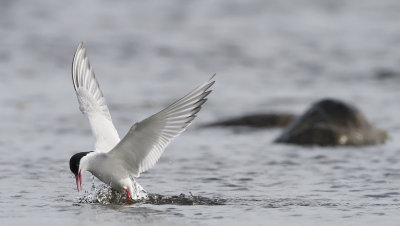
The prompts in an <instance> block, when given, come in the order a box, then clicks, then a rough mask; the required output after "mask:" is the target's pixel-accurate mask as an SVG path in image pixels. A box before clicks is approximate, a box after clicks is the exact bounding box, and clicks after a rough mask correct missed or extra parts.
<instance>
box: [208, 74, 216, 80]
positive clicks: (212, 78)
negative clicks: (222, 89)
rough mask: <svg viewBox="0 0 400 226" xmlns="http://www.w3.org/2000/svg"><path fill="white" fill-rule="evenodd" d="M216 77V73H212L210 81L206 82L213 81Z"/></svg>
mask: <svg viewBox="0 0 400 226" xmlns="http://www.w3.org/2000/svg"><path fill="white" fill-rule="evenodd" d="M216 75H217V73H214V74H213V75H212V76H211V77H210V79H209V80H208V81H212V80H214V78H215V76H216Z"/></svg>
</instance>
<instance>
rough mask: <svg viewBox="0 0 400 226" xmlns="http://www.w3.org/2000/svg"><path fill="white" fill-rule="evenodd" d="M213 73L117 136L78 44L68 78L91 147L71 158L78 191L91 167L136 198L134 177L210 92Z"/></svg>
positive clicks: (153, 161) (181, 128)
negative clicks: (87, 126) (91, 139)
mask: <svg viewBox="0 0 400 226" xmlns="http://www.w3.org/2000/svg"><path fill="white" fill-rule="evenodd" d="M214 76H215V75H213V76H212V77H211V78H210V79H209V80H208V81H207V82H205V83H203V84H202V85H200V86H198V87H197V88H196V89H194V90H193V91H191V92H190V93H188V94H187V95H185V96H184V97H182V98H181V99H179V100H177V101H176V102H174V103H173V104H171V105H169V106H168V107H166V108H165V109H164V110H162V111H160V112H158V113H156V114H154V115H152V116H150V117H148V118H146V119H144V120H142V121H140V122H137V123H135V124H134V125H133V126H132V127H131V128H130V130H129V132H128V133H127V134H126V135H125V137H124V138H122V140H121V139H120V137H119V135H118V132H117V130H116V129H115V127H114V125H113V123H112V120H111V115H110V112H109V110H108V107H107V104H106V102H105V99H104V96H103V93H102V92H101V90H100V87H99V84H98V82H97V81H96V78H95V75H94V72H93V69H92V67H91V66H90V64H89V60H88V58H87V57H86V50H85V48H84V47H83V43H80V44H79V46H78V48H77V50H76V53H75V56H74V58H73V62H72V82H73V85H74V88H75V91H76V95H77V97H78V101H79V105H80V106H79V108H80V110H81V111H82V113H84V114H86V116H87V117H88V119H89V122H90V125H91V127H92V132H93V134H94V137H95V146H94V150H93V151H88V152H80V153H77V154H75V155H73V156H72V157H71V159H70V162H69V165H70V169H71V171H72V173H74V175H75V179H76V186H77V189H78V192H79V186H80V188H81V190H82V172H83V171H89V172H90V173H92V174H93V175H94V176H95V177H97V178H98V179H99V180H101V181H102V182H104V183H106V184H108V185H110V186H111V187H112V188H113V189H115V190H118V191H121V192H126V196H127V199H131V198H132V197H134V192H135V191H134V190H135V189H134V186H135V185H134V181H133V178H135V177H139V176H140V173H142V172H144V171H146V170H148V169H150V168H152V167H153V166H154V165H155V164H156V162H157V161H158V159H159V158H160V156H161V154H162V153H163V151H164V149H165V148H166V147H167V145H168V144H169V143H170V142H171V141H172V140H173V139H174V138H175V137H177V136H178V135H179V134H181V133H182V132H183V131H184V130H185V129H186V128H187V127H188V126H189V124H190V123H191V122H192V121H193V119H194V118H195V117H196V114H197V113H198V112H199V111H200V109H201V106H202V105H203V104H204V103H205V102H206V100H207V98H206V97H207V96H208V95H209V94H210V93H211V90H209V88H210V87H211V86H212V85H213V84H214V82H215V81H214Z"/></svg>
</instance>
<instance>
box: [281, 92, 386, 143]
mask: <svg viewBox="0 0 400 226" xmlns="http://www.w3.org/2000/svg"><path fill="white" fill-rule="evenodd" d="M386 139H387V133H386V132H384V131H381V130H379V129H377V128H375V127H374V126H373V125H371V124H370V123H369V122H368V121H367V119H366V118H365V116H364V115H363V114H362V113H361V112H360V111H358V110H357V109H356V108H355V107H353V106H351V105H349V104H346V103H344V102H342V101H339V100H334V99H325V100H321V101H318V102H316V103H314V104H313V105H312V106H311V108H310V109H309V110H308V111H306V112H305V113H304V114H303V115H302V116H300V117H299V118H298V119H297V120H295V121H293V122H292V123H291V124H290V125H289V126H288V127H287V128H286V129H285V131H284V132H283V133H282V134H281V135H280V136H279V137H278V138H277V139H276V140H275V142H277V143H292V144H299V145H320V146H335V145H348V146H362V145H373V144H381V143H384V142H385V140H386Z"/></svg>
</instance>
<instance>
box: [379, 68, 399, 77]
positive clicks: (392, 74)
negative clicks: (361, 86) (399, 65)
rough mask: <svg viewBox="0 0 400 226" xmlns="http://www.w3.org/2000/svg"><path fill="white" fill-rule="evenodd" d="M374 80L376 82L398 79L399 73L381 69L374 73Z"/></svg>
mask: <svg viewBox="0 0 400 226" xmlns="http://www.w3.org/2000/svg"><path fill="white" fill-rule="evenodd" d="M375 78H376V79H378V80H386V79H394V78H400V72H399V71H395V70H391V69H384V68H382V69H379V70H377V71H376V72H375Z"/></svg>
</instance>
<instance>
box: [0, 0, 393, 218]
mask: <svg viewBox="0 0 400 226" xmlns="http://www.w3.org/2000/svg"><path fill="white" fill-rule="evenodd" d="M399 12H400V2H398V1H396V0H363V1H357V0H352V1H344V0H343V1H342V0H322V1H321V0H298V1H291V0H285V1H272V0H271V1H270V0H252V1H235V0H220V1H211V0H207V1H183V0H171V1H103V0H102V1H94V0H92V1H90V0H88V1H77V0H76V1H51V0H47V1H45V0H44V1H27V0H1V1H0V78H1V82H0V90H1V91H0V93H1V95H0V106H1V109H2V110H1V111H0V114H1V115H0V118H1V121H0V125H1V128H2V129H1V130H0V134H1V136H0V145H1V150H2V156H3V157H2V158H1V160H0V170H1V173H0V180H1V181H2V182H1V183H0V189H1V190H0V191H1V192H0V197H1V198H0V200H2V201H0V217H1V218H4V219H6V220H7V221H6V222H9V223H15V222H16V221H22V222H24V221H26V222H28V219H34V220H36V221H37V222H41V221H46V222H48V221H54V222H62V223H64V224H67V223H71V221H72V223H76V222H86V223H87V224H88V225H90V224H95V223H96V224H98V223H104V219H107V220H105V221H106V222H108V220H110V219H113V220H112V222H113V223H115V224H118V223H120V224H124V223H125V222H128V220H131V219H132V218H134V219H136V220H139V222H141V223H144V224H147V223H149V222H150V223H157V224H162V223H165V224H167V223H171V222H172V224H177V223H181V224H182V223H185V224H186V223H188V224H190V223H193V224H220V223H221V222H225V223H231V224H235V223H236V224H241V223H244V222H253V223H254V224H262V223H264V222H265V219H267V218H269V219H270V221H271V222H272V223H273V222H275V223H278V224H282V223H288V222H289V223H290V222H292V223H298V222H301V221H303V222H306V223H310V222H317V223H327V222H333V223H334V224H337V223H339V222H341V221H343V222H348V221H346V219H347V218H348V217H350V218H351V220H353V221H354V222H356V223H364V224H373V223H374V222H382V221H384V222H385V223H388V224H390V223H392V224H395V223H396V222H398V220H399V216H398V214H396V211H398V208H399V201H398V200H399V198H400V196H399V191H398V187H399V185H400V174H399V173H398V169H399V157H398V156H399V154H400V153H399V147H400V142H398V141H397V140H398V138H399V137H400V119H399V117H398V112H399V111H400V101H399V100H400V89H399V88H398V87H399V84H400V24H399V21H400V13H399ZM81 41H83V42H84V44H85V47H86V49H87V54H88V57H89V59H90V62H91V65H92V66H93V68H94V71H95V74H96V77H97V79H98V81H99V84H100V87H101V88H102V91H103V93H104V95H105V98H106V100H107V103H108V105H109V108H110V112H111V115H112V117H113V120H114V123H115V125H116V128H118V130H119V132H120V135H121V136H123V135H124V134H125V133H126V132H127V131H128V129H129V127H130V126H131V125H132V124H133V123H134V122H135V121H138V120H141V119H143V118H145V117H147V116H149V115H151V114H153V113H155V112H157V111H159V110H160V109H162V108H163V107H165V106H167V105H168V104H170V103H171V102H172V101H174V100H176V99H177V98H179V97H181V96H183V95H184V94H186V93H187V92H188V91H190V90H191V89H193V88H194V87H195V86H197V85H198V84H200V83H202V82H203V81H206V80H207V79H208V78H209V77H210V76H211V75H212V74H214V73H216V74H217V77H216V80H217V82H216V85H215V87H214V92H213V93H212V94H211V95H210V97H209V101H208V102H207V104H206V105H205V107H204V108H203V110H202V112H200V114H199V117H198V118H197V119H196V120H195V122H194V125H193V127H191V128H190V129H189V131H191V132H187V134H184V135H182V137H180V138H178V139H177V141H176V142H174V143H173V144H172V145H171V146H170V147H169V148H167V150H166V152H165V153H164V155H163V157H162V158H161V160H160V162H159V163H158V164H157V166H156V167H155V168H154V169H152V170H151V171H149V173H148V174H143V178H140V179H139V183H141V184H142V186H143V187H144V188H145V189H147V190H148V191H149V192H153V193H159V194H163V195H178V194H180V193H185V194H187V193H188V192H192V193H193V194H197V195H203V196H206V197H218V198H222V199H226V200H227V203H228V204H229V205H224V206H223V207H213V208H211V209H209V208H205V207H196V206H195V207H180V206H172V207H171V206H167V207H165V206H156V207H155V206H146V205H144V207H143V206H141V207H137V208H134V209H129V210H128V209H126V208H122V207H121V208H122V209H121V208H117V207H115V208H114V209H113V208H111V209H110V208H108V207H106V206H96V205H95V206H92V205H83V204H77V203H76V200H75V201H74V197H75V196H76V195H77V193H76V192H75V190H73V189H74V180H73V177H72V174H71V173H70V172H69V169H68V160H69V157H70V156H71V155H72V154H74V153H76V152H80V151H88V150H91V148H92V147H93V146H92V141H93V139H92V137H91V131H90V127H89V124H88V123H87V119H86V117H85V116H83V115H81V114H80V112H79V109H78V103H77V100H76V96H75V93H74V90H73V86H72V82H71V62H72V57H73V54H74V52H75V50H76V47H77V45H78V43H79V42H81ZM324 97H334V98H337V99H340V100H343V101H346V102H348V103H351V104H353V105H355V106H357V107H358V108H359V109H360V110H361V111H362V112H363V113H364V114H365V115H366V116H367V118H368V119H369V120H370V121H371V122H372V123H373V124H375V125H376V126H377V127H379V128H381V129H383V130H385V131H387V132H388V133H389V137H390V139H389V141H388V142H387V143H386V144H384V145H380V146H373V147H367V148H361V149H357V150H355V149H353V148H325V149H324V148H317V147H308V148H307V147H305V148H304V147H295V146H285V145H276V144H273V143H272V141H273V139H274V138H275V137H276V136H277V135H279V134H280V132H281V130H280V129H272V130H255V131H254V130H245V131H242V132H237V131H234V130H230V129H221V128H213V129H199V128H198V126H199V125H201V124H203V123H207V122H210V121H214V120H219V119H225V118H228V117H235V116H241V115H244V114H247V113H265V112H288V113H293V114H300V113H302V112H303V111H304V110H306V109H307V108H308V107H309V105H310V104H311V103H313V102H315V101H317V100H320V99H321V98H324ZM166 173H167V174H168V176H167V175H166ZM221 178H223V179H221ZM86 180H87V182H86V185H87V186H88V187H87V188H88V189H89V187H90V183H91V179H90V176H89V175H87V178H86ZM352 190H353V191H352ZM316 200H317V201H316ZM269 207H276V208H272V209H271V208H269ZM141 208H142V209H141ZM138 209H139V210H138ZM21 210H22V211H21ZM138 212H140V214H138ZM397 213H398V212H397ZM149 215H150V217H149ZM72 216H75V217H72ZM76 216H78V217H76ZM94 216H95V217H94ZM154 216H157V217H154ZM346 217H347V218H346ZM114 218H115V219H114ZM249 219H252V221H249ZM136 222H138V221H136Z"/></svg>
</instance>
